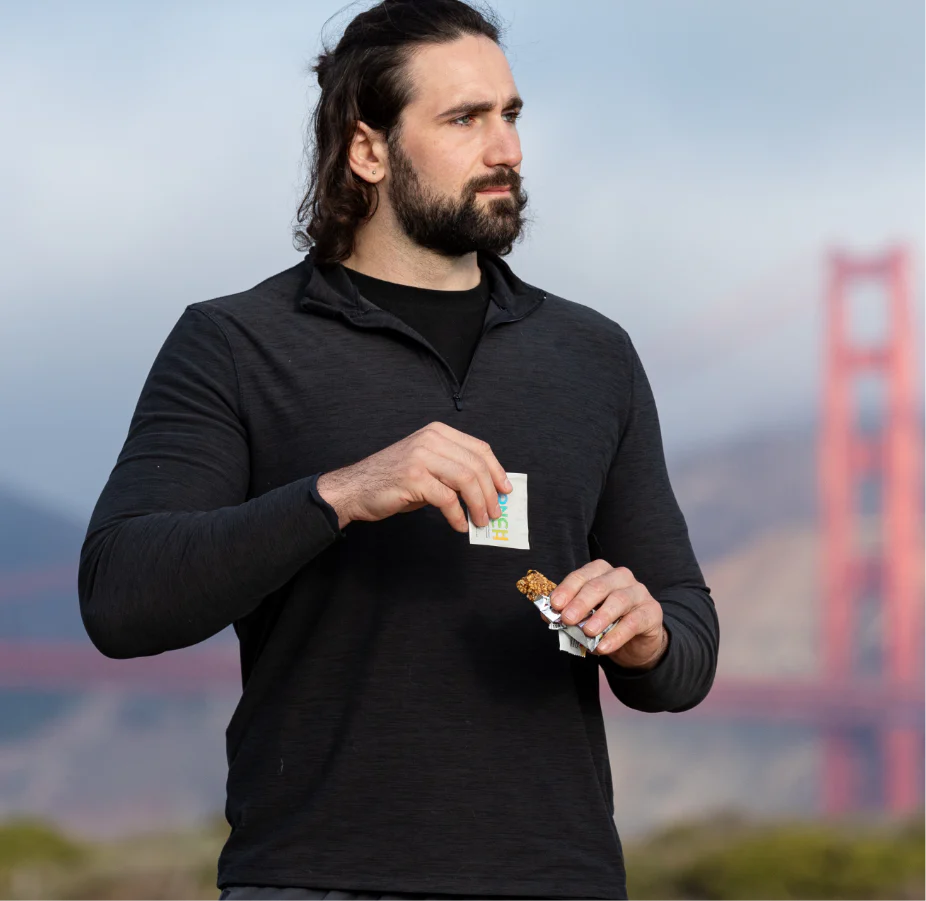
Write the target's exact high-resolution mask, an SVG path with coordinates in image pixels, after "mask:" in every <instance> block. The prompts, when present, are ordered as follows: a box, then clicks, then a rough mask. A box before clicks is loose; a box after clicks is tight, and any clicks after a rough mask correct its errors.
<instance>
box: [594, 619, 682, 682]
mask: <svg viewBox="0 0 926 901" xmlns="http://www.w3.org/2000/svg"><path fill="white" fill-rule="evenodd" d="M668 648H669V633H668V631H667V630H666V627H665V626H663V627H662V631H661V632H660V633H659V648H658V650H656V651H655V652H654V653H653V656H652V657H650V658H649V659H648V660H645V661H643V662H642V663H635V664H633V665H632V666H630V665H628V664H627V663H626V662H624V663H622V662H621V661H620V660H618V659H617V657H618V655H619V654H620V648H618V650H617V651H615V652H614V653H613V654H608V657H610V658H611V660H613V661H614V662H615V663H616V664H617V665H618V666H621V667H623V668H624V669H630V670H637V671H638V672H646V671H647V670H651V669H654V668H655V667H656V665H657V664H658V663H659V661H660V660H662V658H663V657H664V656H665V654H666V651H667V650H668Z"/></svg>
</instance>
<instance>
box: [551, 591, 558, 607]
mask: <svg viewBox="0 0 926 901" xmlns="http://www.w3.org/2000/svg"><path fill="white" fill-rule="evenodd" d="M550 603H551V604H552V605H553V607H554V608H555V609H556V610H559V595H558V594H556V593H555V592H554V593H553V594H551V595H550Z"/></svg>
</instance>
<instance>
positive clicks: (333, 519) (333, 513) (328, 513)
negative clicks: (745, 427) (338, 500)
mask: <svg viewBox="0 0 926 901" xmlns="http://www.w3.org/2000/svg"><path fill="white" fill-rule="evenodd" d="M322 475H323V473H320V472H317V473H315V475H313V476H309V480H308V485H309V493H310V494H311V495H312V500H313V501H315V503H316V504H318V506H319V507H321V508H322V510H323V511H324V513H325V517H326V518H327V519H328V522H329V523H330V525H331V529H332V531H333V532H334V533H335V534H337V535H338V536H339V537H341V538H343V537H344V532H343V531H342V530H341V524H340V521H339V519H338V512H337V510H335V509H334V507H332V506H331V504H329V503H328V501H326V500H325V499H324V498H323V497H322V496H321V494H319V493H318V480H319V478H321V476H322Z"/></svg>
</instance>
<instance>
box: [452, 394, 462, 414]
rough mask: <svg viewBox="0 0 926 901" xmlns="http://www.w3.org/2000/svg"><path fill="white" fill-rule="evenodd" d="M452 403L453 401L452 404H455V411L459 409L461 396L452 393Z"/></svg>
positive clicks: (460, 408)
mask: <svg viewBox="0 0 926 901" xmlns="http://www.w3.org/2000/svg"><path fill="white" fill-rule="evenodd" d="M453 403H454V406H456V408H457V411H460V410H462V409H463V398H462V397H460V395H459V394H454V395H453Z"/></svg>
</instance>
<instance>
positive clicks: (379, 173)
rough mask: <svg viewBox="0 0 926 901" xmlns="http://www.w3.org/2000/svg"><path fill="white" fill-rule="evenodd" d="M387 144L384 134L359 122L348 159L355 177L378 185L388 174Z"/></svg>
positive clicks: (348, 152)
mask: <svg viewBox="0 0 926 901" xmlns="http://www.w3.org/2000/svg"><path fill="white" fill-rule="evenodd" d="M386 158H387V152H386V142H385V140H383V134H382V132H379V131H376V130H375V129H373V128H370V126H369V125H367V124H366V122H358V123H357V129H356V131H355V132H354V137H353V138H352V139H351V142H350V147H349V149H348V151H347V159H348V162H349V163H350V168H351V170H352V171H353V173H354V175H357V176H359V177H360V178H362V179H363V180H364V181H368V182H370V183H371V184H374V185H375V184H378V183H379V182H380V181H381V180H382V178H383V175H384V174H385V172H386Z"/></svg>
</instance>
